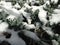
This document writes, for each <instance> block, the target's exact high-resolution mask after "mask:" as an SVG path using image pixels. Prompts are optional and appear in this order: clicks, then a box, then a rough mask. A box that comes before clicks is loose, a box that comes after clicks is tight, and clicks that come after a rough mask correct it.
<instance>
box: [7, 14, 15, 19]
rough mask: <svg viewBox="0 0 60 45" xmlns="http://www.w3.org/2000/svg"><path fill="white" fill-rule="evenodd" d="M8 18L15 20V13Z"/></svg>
mask: <svg viewBox="0 0 60 45" xmlns="http://www.w3.org/2000/svg"><path fill="white" fill-rule="evenodd" d="M6 19H11V20H14V19H16V16H14V15H9V16H8V17H7V18H6Z"/></svg>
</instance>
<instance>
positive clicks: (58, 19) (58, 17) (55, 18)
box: [49, 14, 60, 25]
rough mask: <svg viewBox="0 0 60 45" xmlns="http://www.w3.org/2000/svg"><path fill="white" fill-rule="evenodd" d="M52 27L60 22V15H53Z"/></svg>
mask: <svg viewBox="0 0 60 45" xmlns="http://www.w3.org/2000/svg"><path fill="white" fill-rule="evenodd" d="M49 21H50V25H53V24H58V23H59V22H60V14H52V19H50V20H49Z"/></svg>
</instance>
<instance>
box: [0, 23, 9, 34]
mask: <svg viewBox="0 0 60 45" xmlns="http://www.w3.org/2000/svg"><path fill="white" fill-rule="evenodd" d="M8 26H9V25H8V23H6V22H2V23H0V33H3V32H6V31H7V29H8Z"/></svg>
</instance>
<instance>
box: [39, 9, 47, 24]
mask: <svg viewBox="0 0 60 45" xmlns="http://www.w3.org/2000/svg"><path fill="white" fill-rule="evenodd" d="M38 17H39V19H40V21H41V22H43V23H44V25H45V24H46V23H47V22H48V20H47V19H46V17H47V12H46V11H45V10H43V9H40V12H39V14H38Z"/></svg>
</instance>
